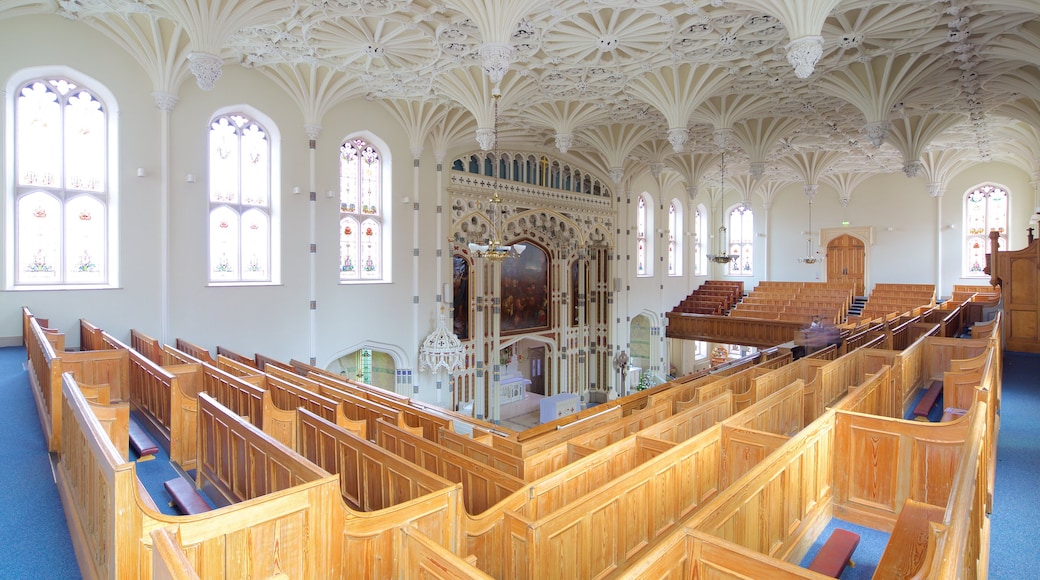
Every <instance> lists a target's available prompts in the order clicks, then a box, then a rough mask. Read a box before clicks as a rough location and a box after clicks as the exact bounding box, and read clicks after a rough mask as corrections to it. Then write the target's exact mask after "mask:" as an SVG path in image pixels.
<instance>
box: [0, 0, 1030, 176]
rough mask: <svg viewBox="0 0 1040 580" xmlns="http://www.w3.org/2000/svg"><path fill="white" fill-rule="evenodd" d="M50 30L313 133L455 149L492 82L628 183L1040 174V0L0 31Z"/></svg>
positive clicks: (60, 6) (206, 16) (442, 13)
mask: <svg viewBox="0 0 1040 580" xmlns="http://www.w3.org/2000/svg"><path fill="white" fill-rule="evenodd" d="M46 12H53V13H59V14H62V15H64V16H66V17H67V18H71V19H73V20H77V21H81V22H83V23H85V24H86V25H89V26H92V27H94V28H96V29H98V30H101V31H102V32H104V33H105V34H107V35H108V36H110V37H112V38H113V39H115V40H116V41H117V42H119V43H120V44H121V45H122V46H124V47H125V48H126V49H127V50H128V51H130V52H131V53H133V54H134V56H135V57H136V58H137V60H138V61H139V62H141V63H142V66H144V68H145V69H146V71H147V72H148V74H149V75H150V77H151V80H152V82H153V84H154V85H155V90H156V91H158V92H159V93H166V94H168V95H173V96H175V95H176V94H177V92H178V90H179V88H180V87H181V86H182V84H183V83H184V82H185V81H186V80H189V79H191V76H190V73H189V62H188V58H187V57H188V55H189V54H202V55H207V54H209V55H217V56H219V59H220V60H219V61H218V63H219V62H220V61H222V62H223V66H224V67H228V66H237V65H241V66H244V67H250V68H253V69H256V70H257V71H260V72H261V73H264V74H267V75H269V76H271V77H272V78H274V79H275V80H276V81H277V82H278V83H279V84H280V85H281V86H283V87H285V89H286V90H287V91H289V92H290V94H292V95H293V96H294V97H295V98H296V99H297V101H298V102H299V104H300V107H301V110H302V111H303V112H304V117H305V119H306V122H307V123H308V124H310V125H314V126H320V125H321V120H322V119H321V117H322V115H323V113H324V111H327V110H328V109H329V107H331V106H334V105H336V104H337V103H339V102H342V101H345V100H347V99H351V98H360V97H367V98H371V99H379V100H383V101H386V102H388V103H389V102H393V103H398V105H397V108H398V111H400V110H402V109H401V105H400V103H403V102H422V103H424V104H423V107H424V109H423V110H424V111H427V112H428V111H433V112H434V113H423V115H425V116H426V117H427V118H428V119H427V120H428V121H429V118H431V117H430V115H431V114H433V115H438V116H439V115H441V114H448V117H447V118H450V119H452V121H451V122H452V123H455V124H456V125H458V126H459V127H464V128H465V130H460V131H458V132H457V135H455V136H453V137H452V142H451V143H448V144H447V145H449V146H451V147H454V148H458V147H475V146H476V142H475V141H473V140H472V139H473V137H474V136H475V133H476V130H477V129H478V128H484V129H487V128H489V127H490V126H491V124H492V118H493V115H492V113H491V110H492V109H491V105H490V98H489V97H488V95H489V94H490V93H489V90H488V87H489V84H490V83H489V81H488V74H489V72H491V73H494V72H495V70H494V69H495V68H496V67H497V69H498V71H497V72H499V73H503V70H504V76H503V78H502V80H501V90H502V95H503V96H502V99H501V103H500V104H501V111H500V115H501V121H500V128H501V129H500V135H501V139H502V140H503V141H508V142H509V143H510V144H515V145H518V146H520V145H521V144H524V143H526V144H528V145H529V146H534V147H545V148H560V149H563V150H569V151H570V153H571V154H573V155H577V156H579V157H581V158H583V159H584V160H585V161H587V162H589V163H592V164H594V165H595V166H596V167H598V168H599V169H600V170H601V171H602V172H603V173H604V174H607V173H608V172H610V173H611V174H613V175H615V176H618V175H625V176H631V175H634V174H637V173H638V172H639V171H641V170H642V169H643V168H646V167H651V166H652V164H656V165H657V166H658V167H660V164H664V166H665V167H670V168H672V169H675V170H676V172H678V173H680V174H682V176H683V179H684V180H685V181H691V180H693V181H696V180H697V179H699V177H701V176H703V175H704V171H705V168H704V167H703V166H704V165H711V166H714V157H713V156H711V157H709V156H710V155H712V154H714V153H715V152H717V151H718V150H719V147H720V145H724V146H726V147H727V148H728V149H729V150H730V151H732V152H733V153H732V156H731V157H729V158H727V166H728V172H727V174H728V175H736V174H739V173H742V172H743V173H748V172H753V173H754V174H755V175H763V176H765V178H766V180H774V181H805V180H807V179H811V178H815V177H819V174H822V173H854V172H864V171H865V172H871V173H876V172H892V171H904V172H906V173H907V174H908V175H916V174H917V172H918V171H921V170H922V169H923V171H924V172H925V174H926V175H925V176H926V177H927V178H928V180H929V181H930V182H931V181H934V180H937V179H939V177H938V176H937V175H938V172H940V171H941V170H944V169H943V168H940V167H937V164H942V163H945V164H946V165H950V164H955V163H961V162H978V161H986V160H991V159H1000V160H1005V161H1008V162H1010V163H1013V164H1015V165H1018V166H1019V167H1021V168H1022V169H1023V170H1025V171H1028V172H1031V173H1033V174H1034V175H1035V173H1036V172H1037V171H1038V169H1040V167H1038V166H1037V160H1038V158H1040V69H1038V68H1037V64H1036V63H1040V2H1038V1H1037V0H987V1H967V0H924V1H905V0H891V1H884V0H682V1H661V0H296V1H292V0H144V1H132V0H59V1H57V2H54V1H44V2H33V1H32V0H0V17H3V16H5V15H6V16H12V15H19V14H29V13H46ZM817 38H819V39H822V40H817ZM805 39H808V40H805ZM813 50H816V51H817V52H818V53H819V57H818V61H815V56H816V55H815V54H813ZM813 61H815V62H813ZM796 66H798V67H799V68H798V69H796ZM485 69H488V70H485ZM210 72H211V74H217V75H218V74H219V70H217V71H215V72H214V71H210ZM196 74H197V73H196ZM210 80H211V81H214V79H212V78H211V79H210ZM200 82H201V81H200ZM215 82H216V83H217V84H219V83H220V80H219V78H217V79H215ZM411 106H412V107H414V106H415V105H411ZM412 110H415V109H412ZM459 110H462V111H464V114H458V111H459ZM453 111H454V114H453V116H452V115H451V113H452V112H453ZM399 117H400V118H402V119H403V120H405V121H407V120H406V119H404V118H405V117H407V115H399ZM447 122H448V121H446V120H444V121H441V120H439V119H438V120H437V121H436V122H426V123H420V122H419V121H416V124H417V125H418V126H417V127H413V128H409V131H412V132H414V130H417V131H419V132H420V133H423V132H425V131H426V130H427V128H428V129H429V130H430V131H433V130H435V129H434V127H436V126H437V125H438V124H444V123H447ZM441 129H442V130H443V127H442V128H441ZM637 129H638V130H637ZM647 129H649V130H647ZM449 133H450V131H449ZM417 139H418V140H419V141H420V142H422V143H427V144H428V135H425V134H420V135H419V136H418V138H417ZM938 150H942V151H944V152H949V153H944V155H946V161H942V160H941V159H939V158H938V157H936V156H935V155H934V152H936V151H938ZM832 151H833V152H841V153H842V154H841V155H837V156H834V155H830V156H826V155H820V156H817V153H818V152H832ZM697 156H701V157H702V158H703V162H701V161H698V157H697ZM708 159H711V160H712V161H711V162H710V163H709V162H708V161H707V160H708ZM731 159H732V163H731V161H730V160H731ZM821 159H826V166H823V165H820V163H823V162H822V161H819V160H821ZM922 161H923V162H922ZM698 164H700V165H701V167H699V168H698V167H697V166H698ZM619 169H620V170H623V173H622V172H620V171H618V170H619ZM611 170H614V171H613V172H611Z"/></svg>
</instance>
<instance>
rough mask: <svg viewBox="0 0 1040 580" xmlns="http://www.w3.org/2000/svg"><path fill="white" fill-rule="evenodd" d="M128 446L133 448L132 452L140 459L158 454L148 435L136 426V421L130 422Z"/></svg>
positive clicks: (153, 442) (156, 447)
mask: <svg viewBox="0 0 1040 580" xmlns="http://www.w3.org/2000/svg"><path fill="white" fill-rule="evenodd" d="M130 446H131V447H133V448H134V451H136V452H137V454H138V455H139V456H141V457H145V456H147V455H155V454H156V453H158V452H159V446H158V445H156V444H155V441H152V438H151V437H149V436H148V433H147V432H146V431H145V430H144V429H143V428H142V427H141V426H140V425H138V424H137V421H130Z"/></svg>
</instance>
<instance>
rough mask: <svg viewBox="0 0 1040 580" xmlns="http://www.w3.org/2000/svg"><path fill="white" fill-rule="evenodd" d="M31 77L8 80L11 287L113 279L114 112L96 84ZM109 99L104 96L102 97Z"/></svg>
mask: <svg viewBox="0 0 1040 580" xmlns="http://www.w3.org/2000/svg"><path fill="white" fill-rule="evenodd" d="M85 84H86V83H79V82H76V81H73V80H72V79H70V78H65V77H59V76H48V77H43V78H39V77H37V78H33V79H31V80H29V81H28V82H22V83H19V84H17V85H15V86H14V87H13V89H14V90H13V91H11V92H10V94H11V100H10V101H9V104H12V105H13V107H10V108H9V109H8V110H10V111H13V113H14V117H13V119H11V121H13V122H12V123H11V126H13V127H14V147H13V149H12V151H11V153H12V158H13V162H14V167H13V169H14V179H13V182H14V189H13V190H12V193H13V196H12V197H10V198H8V199H9V205H8V209H7V211H9V212H11V213H10V215H12V216H13V225H14V227H13V228H10V229H9V230H8V233H7V238H6V240H7V244H6V245H7V260H8V264H9V266H8V273H9V276H8V278H7V280H8V286H9V287H11V288H17V287H30V286H50V287H56V286H85V285H89V286H100V285H110V284H116V283H117V281H116V279H115V277H116V272H115V270H116V269H115V265H116V252H115V251H114V250H115V248H116V238H115V223H114V221H113V220H112V219H111V218H112V216H113V215H114V211H115V209H114V206H115V199H114V198H115V196H114V193H113V191H112V179H111V176H112V174H113V170H114V167H112V166H110V163H111V160H112V159H115V156H114V155H113V152H112V151H111V149H112V148H113V145H114V138H113V136H114V135H115V134H116V131H115V116H114V115H112V114H111V112H110V111H111V109H110V108H109V106H106V105H110V106H114V102H113V101H114V99H112V98H111V97H105V98H103V97H102V96H101V94H102V92H104V91H105V89H104V87H101V86H93V87H91V86H85ZM105 94H107V92H105ZM106 101H107V102H106Z"/></svg>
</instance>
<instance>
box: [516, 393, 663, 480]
mask: <svg viewBox="0 0 1040 580" xmlns="http://www.w3.org/2000/svg"><path fill="white" fill-rule="evenodd" d="M671 415H672V408H671V405H669V404H668V403H667V402H662V403H659V404H657V405H653V406H650V407H647V408H646V409H641V410H639V411H636V412H634V413H631V414H630V415H627V416H625V417H621V418H620V419H619V420H617V421H612V422H608V423H606V424H604V425H601V426H599V427H597V428H595V429H592V430H589V431H585V432H582V433H572V434H571V435H570V436H569V437H568V438H567V439H565V440H563V441H561V442H559V443H557V444H556V445H553V446H552V447H549V448H547V449H544V450H542V451H539V452H538V453H533V454H531V455H528V456H527V457H525V458H524V473H525V474H526V477H525V479H526V480H527V481H534V480H536V479H538V478H540V477H544V476H546V475H548V474H549V473H552V472H553V471H556V470H557V469H559V468H561V467H563V466H564V465H567V464H568V463H570V462H571V461H574V460H576V459H579V458H581V457H584V455H586V454H588V453H589V452H591V451H598V450H600V449H603V448H605V447H607V446H608V445H612V444H614V443H616V442H618V441H620V440H622V439H624V438H625V437H628V436H629V435H632V434H633V433H638V432H640V431H642V430H643V429H645V428H647V427H649V426H651V425H654V424H656V423H658V422H660V421H663V420H665V419H667V418H668V417H670V416H671ZM575 446H577V448H576V447H575ZM576 449H577V450H580V451H581V453H576V452H575V451H576Z"/></svg>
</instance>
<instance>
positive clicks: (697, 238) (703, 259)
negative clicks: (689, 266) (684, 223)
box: [693, 204, 708, 276]
mask: <svg viewBox="0 0 1040 580" xmlns="http://www.w3.org/2000/svg"><path fill="white" fill-rule="evenodd" d="M707 215H708V210H707V208H705V207H704V204H700V205H698V206H697V210H696V211H695V212H694V214H693V274H694V275H695V276H707V275H708V250H707V246H706V245H705V241H706V240H707V239H708V238H707V236H708V219H707Z"/></svg>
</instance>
